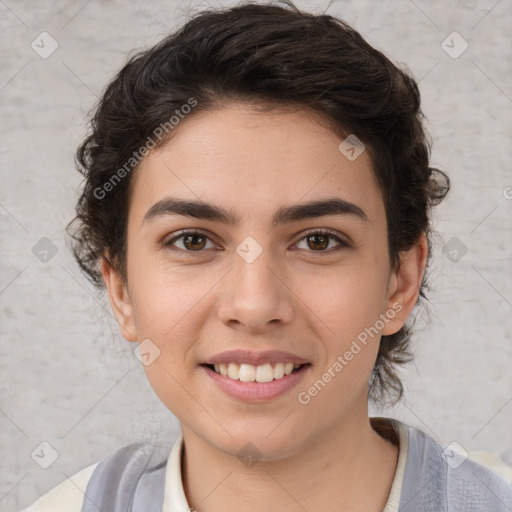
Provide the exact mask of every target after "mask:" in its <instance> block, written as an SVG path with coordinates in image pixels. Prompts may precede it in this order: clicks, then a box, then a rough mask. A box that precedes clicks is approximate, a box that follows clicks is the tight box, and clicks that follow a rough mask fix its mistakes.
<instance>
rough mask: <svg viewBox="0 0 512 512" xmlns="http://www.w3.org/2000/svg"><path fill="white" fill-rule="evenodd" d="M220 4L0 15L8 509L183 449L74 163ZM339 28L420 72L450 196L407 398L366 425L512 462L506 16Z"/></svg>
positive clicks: (471, 5) (44, 8)
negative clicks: (140, 66) (197, 20)
mask: <svg viewBox="0 0 512 512" xmlns="http://www.w3.org/2000/svg"><path fill="white" fill-rule="evenodd" d="M208 5H212V6H216V5H223V6H226V5H230V2H227V1H222V2H221V1H219V2H211V3H209V4H207V2H197V1H195V2H192V3H189V2H178V1H174V0H173V1H171V0H167V1H164V0H154V1H153V2H143V1H130V2H128V1H125V2H122V1H120V0H111V1H106V0H92V1H91V0H80V1H68V0H60V1H57V0H54V1H47V2H30V1H28V0H20V1H17V2H14V0H1V1H0V28H1V31H0V38H1V40H2V61H3V62H2V67H1V75H0V104H1V106H2V117H1V120H2V123H1V132H2V139H1V141H2V144H1V148H0V162H1V167H0V172H1V181H0V183H1V185H0V230H1V231H0V236H1V246H0V247H1V255H0V257H1V269H0V315H1V324H0V335H1V355H0V448H1V459H0V470H1V471H0V473H1V475H2V478H1V480H0V510H2V511H6V512H9V511H14V510H16V509H18V508H20V507H22V506H26V505H27V504H29V503H31V502H32V501H33V500H34V499H35V498H36V497H38V496H40V495H41V494H43V493H44V492H46V491H47V490H49V489H50V488H51V487H53V486H55V485H56V484H58V483H59V482H60V481H62V480H63V479H65V478H66V476H69V475H71V474H73V473H74V472H76V471H78V470H79V469H82V468H84V467H85V466H87V465H89V464H92V463H93V462H96V461H98V460H100V459H101V458H103V457H104V456H105V455H106V454H107V453H109V452H110V451H113V450H114V449H116V448H118V447H120V446H122V445H123V444H126V443H129V442H131V441H133V440H135V439H153V440H164V441H169V442H172V441H173V440H174V439H175V437H176V436H177V434H178V431H179V426H178V423H177V421H176V419H175V418H174V417H173V416H172V414H171V413H170V412H169V411H168V410H167V409H166V408H165V407H164V406H163V405H162V404H161V403H160V402H159V401H158V399H157V398H156V396H155V395H154V393H153V391H152V389H151V388H150V386H149V384H148V383H147V381H146V377H145V375H144V372H143V370H142V367H141V365H140V363H139V362H138V360H137V359H136V358H135V357H134V356H133V354H132V350H133V345H131V344H129V343H127V342H126V341H124V340H123V339H122V338H121V337H120V335H119V333H118V330H117V326H116V325H115V324H114V322H113V318H112V315H111V313H110V309H109V306H108V304H107V302H106V300H105V298H104V297H101V296H98V295H97V294H96V292H95V291H93V290H92V289H91V287H90V286H89V285H88V283H87V282H86V280H85V278H84V277H83V276H82V275H80V273H79V271H78V268H77V266H76V265H75V263H74V261H73V260H72V258H71V256H70V253H69V250H68V249H67V247H66V243H65V238H64V231H63V230H64V227H65V225H66V223H67V222H68V221H69V220H70V219H71V218H72V214H73V206H74V201H75V199H76V191H77V187H78V185H79V183H80V180H79V176H78V173H77V172H76V171H75V170H74V164H73V152H74V150H75V148H76V146H77V144H78V143H79V142H80V140H81V138H82V137H83V135H84V133H85V124H86V114H87V112H88V111H89V109H90V108H91V107H92V105H93V104H94V102H95V101H96V99H97V97H98V96H99V95H100V93H101V91H102V89H103V87H104V86H105V85H106V83H107V81H108V80H109V79H110V78H111V77H112V76H113V74H114V73H115V72H116V71H117V70H118V69H119V68H120V67H121V66H122V64H123V63H124V62H125V60H126V58H127V56H128V54H129V52H130V51H131V50H133V49H136V48H143V47H148V46H150V45H152V44H153V43H155V42H156V41H158V40H159V39H160V38H162V37H163V36H164V35H165V34H167V33H168V32H169V31H170V30H172V29H173V28H175V27H177V26H178V25H180V24H182V23H183V22H184V21H185V20H186V19H187V17H188V15H189V14H188V13H189V11H191V12H193V11H195V10H197V9H200V8H202V7H206V6H208ZM297 5H298V6H299V7H302V8H310V9H311V10H313V11H315V12H318V13H319V12H322V11H324V10H325V9H326V8H327V7H328V5H329V4H328V1H326V0H315V1H310V2H306V1H297ZM328 13H329V14H333V15H337V16H340V17H342V18H344V19H346V20H347V21H348V22H349V23H351V24H353V25H354V26H355V28H356V29H358V30H360V31H361V32H362V34H363V35H364V36H365V37H366V38H367V39H368V40H369V42H370V43H372V44H373V45H374V46H376V47H378V48H379V49H381V50H383V51H384V52H385V53H386V54H387V55H389V56H390V57H391V58H392V59H393V60H395V61H398V62H403V63H406V64H407V65H408V66H409V68H410V69H411V71H412V72H413V74H414V76H415V77H416V78H417V80H419V82H420V89H421V93H422V98H423V110H424V113H425V115H426V116H427V118H428V121H429V129H430V132H431V134H432V137H433V142H434V145H433V148H434V149H433V163H434V165H437V166H440V167H441V168H443V169H445V170H446V171H447V172H448V173H449V174H450V176H451V179H452V182H453V188H452V192H451V194H450V196H449V198H448V199H447V200H446V202H445V203H444V204H443V205H442V206H441V207H440V209H439V211H438V213H437V217H436V227H437V231H438V235H437V237H436V246H435V248H434V262H433V265H432V268H431V284H432V291H431V293H430V302H429V305H428V308H427V311H428V314H425V313H423V314H421V315H419V316H418V321H417V325H418V328H419V332H418V335H417V337H416V343H415V352H416V360H415V362H414V363H413V364H411V365H410V366H409V367H408V368H407V369H406V370H404V372H403V373H404V378H405V380H406V382H407V385H406V396H405V399H404V400H403V402H402V403H401V405H399V406H397V407H395V408H394V409H393V410H386V411H378V410H372V413H374V414H383V415H392V416H395V417H397V418H400V419H403V420H404V421H406V422H408V423H409V424H412V425H415V426H417V427H420V428H422V429H423V430H425V431H427V432H428V433H430V434H431V435H433V436H435V437H437V438H439V439H440V440H443V441H444V442H446V443H449V442H452V441H456V442H458V443H459V444H460V445H461V446H462V447H464V448H465V449H467V450H468V451H474V450H485V451H488V452H492V453H494V454H496V455H497V456H501V457H502V458H504V459H505V460H508V462H509V463H512V434H511V432H512V372H511V360H512V320H511V319H512V280H511V275H512V258H511V252H512V236H510V235H511V231H512V230H511V228H512V173H511V171H510V169H511V162H512V142H511V136H512V126H511V124H512V122H511V120H512V116H511V114H512V81H511V76H512V73H511V65H512V55H511V53H512V52H511V48H512V32H511V30H510V26H511V22H512V4H511V3H510V1H507V0H502V1H499V0H498V1H496V0H489V1H484V0H482V1H479V2H474V1H466V2H463V1H451V2H445V1H440V0H438V1H434V2H431V1H429V2H427V1H421V0H415V1H412V0H410V1H409V0H399V1H397V0H394V1H390V0H388V1H381V2H368V1H361V0H359V1H355V0H354V1H348V0H342V1H333V2H331V5H330V6H329V9H328ZM45 32H46V33H47V34H44V33H45ZM42 33H43V34H42ZM55 45H58V46H57V47H56V49H55ZM53 50H55V51H53ZM52 51H53V53H52ZM428 320H429V321H430V323H429V324H427V321H428ZM43 442H46V443H49V444H50V445H51V447H49V446H48V445H42V446H41V443H43ZM43 453H44V456H43V455H41V454H43ZM37 454H40V456H39V457H38V456H37ZM52 455H54V456H56V457H57V459H56V460H55V461H54V462H53V463H52V461H53V459H52ZM53 458H55V457H53ZM50 463H51V465H50V466H49V467H48V468H47V469H44V468H43V467H41V466H47V465H49V464H50Z"/></svg>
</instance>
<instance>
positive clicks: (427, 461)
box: [82, 426, 512, 512]
mask: <svg viewBox="0 0 512 512" xmlns="http://www.w3.org/2000/svg"><path fill="white" fill-rule="evenodd" d="M408 436H409V447H408V451H407V459H406V465H405V472H404V478H403V482H402V492H401V495H400V505H399V511H400V512H511V511H512V485H511V484H508V483H507V482H505V481H504V480H502V479H501V478H500V477H499V476H497V475H495V474H494V473H492V472H491V471H489V470H488V469H486V468H484V467H483V466H481V465H480V464H477V463H476V462H474V461H472V460H470V459H465V460H464V458H462V456H461V455H459V454H457V453H454V452H446V453H443V448H442V447H441V445H440V444H439V443H437V442H436V441H435V440H434V439H433V438H431V437H430V436H428V435H427V434H425V433H424V432H422V431H421V430H418V429H416V428H414V427H410V426H409V427H408ZM169 453H170V448H169V447H168V446H167V447H166V446H158V445H153V444H150V443H132V444H129V445H126V446H124V447H122V448H120V449H119V450H117V451H115V452H114V453H113V454H111V455H110V456H108V457H107V458H105V459H103V460H102V461H101V462H100V463H99V464H98V466H97V467H96V468H95V470H94V472H93V474H92V477H91V479H90V480H89V483H88V485H87V489H86V498H85V500H84V505H83V507H82V512H98V510H103V511H108V512H162V507H163V502H164V490H165V470H166V464H167V459H168V456H169ZM173 512H188V511H186V510H179V511H173Z"/></svg>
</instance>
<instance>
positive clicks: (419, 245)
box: [382, 233, 428, 336]
mask: <svg viewBox="0 0 512 512" xmlns="http://www.w3.org/2000/svg"><path fill="white" fill-rule="evenodd" d="M427 257H428V243H427V237H426V235H425V234H424V233H423V234H422V235H421V236H420V237H419V239H418V241H417V242H416V244H415V245H414V246H413V247H411V249H409V250H408V251H404V252H403V253H401V254H400V265H399V267H398V268H397V269H396V270H395V271H394V272H393V275H392V276H391V278H390V286H389V294H390V295H389V297H388V302H387V311H394V314H393V317H392V318H391V315H387V316H388V318H389V322H387V323H386V326H385V327H384V329H383V330H382V334H383V335H386V336H389V335H391V334H395V333H396V332H398V331H399V330H400V329H401V328H402V327H403V325H404V324H405V321H406V320H407V318H408V316H409V314H410V313H411V311H412V310H413V308H414V306H415V304H416V302H417V300H418V295H419V293H420V288H421V283H422V281H423V275H424V273H425V268H426V266H427Z"/></svg>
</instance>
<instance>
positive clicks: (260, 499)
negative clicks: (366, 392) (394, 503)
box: [182, 411, 398, 512]
mask: <svg viewBox="0 0 512 512" xmlns="http://www.w3.org/2000/svg"><path fill="white" fill-rule="evenodd" d="M183 438H184V444H185V451H184V457H183V467H182V476H183V486H184V491H185V495H186V496H187V500H188V502H189V506H190V507H192V508H194V509H196V510H197V511H198V512H220V511H222V512H234V511H235V510H236V511H239V510H244V512H253V511H254V512H256V511H258V512H259V511H261V510H265V511H267V512H278V511H279V512H281V511H282V510H290V511H297V512H299V511H301V512H303V511H304V510H307V511H313V510H322V511H323V512H331V511H332V512H334V511H337V512H339V511H340V510H350V511H359V510H361V511H365V512H371V511H382V510H383V508H384V507H385V505H386V502H387V499H388V496H389V493H390V490H391V486H392V483H393V479H394V475H395V472H396V467H397V461H398V447H397V446H394V445H393V444H391V443H390V442H389V441H386V440H385V439H383V438H382V437H381V436H380V435H379V434H377V433H376V432H375V431H374V430H373V429H372V427H371V425H370V422H369V418H368V414H367V411H365V412H364V414H360V415H359V417H356V418H353V419H351V420H350V421H348V420H347V421H345V422H343V423H342V424H340V425H338V426H337V428H336V429H332V430H331V431H329V432H325V433H324V434H323V435H320V436H319V435H316V437H315V440H314V441H311V442H307V443H304V445H303V446H301V448H300V449H298V450H297V451H296V452H294V453H293V455H291V456H289V457H287V458H286V459H280V460H273V461H258V462H257V463H256V464H255V465H253V466H251V467H244V466H243V464H241V462H240V460H239V459H238V458H237V457H236V456H233V455H230V454H226V453H225V452H223V451H220V450H217V449H216V448H215V447H213V446H212V445H210V444H208V443H206V442H205V441H204V440H202V439H201V438H199V437H197V436H196V435H195V434H194V433H193V432H191V431H190V430H188V429H186V428H183Z"/></svg>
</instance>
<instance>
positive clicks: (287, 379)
mask: <svg viewBox="0 0 512 512" xmlns="http://www.w3.org/2000/svg"><path fill="white" fill-rule="evenodd" d="M309 366H310V365H309V364H305V365H302V366H301V367H300V368H299V369H297V370H296V371H294V372H292V373H290V374H289V375H285V376H284V377H282V378H281V379H275V380H272V381H270V382H242V381H240V380H233V379H230V378H229V377H224V375H221V374H220V373H217V372H215V371H214V370H211V369H210V368H208V367H207V366H201V368H202V369H203V371H205V372H206V374H207V375H208V377H210V379H212V380H213V381H214V382H215V384H217V386H219V388H220V389H221V390H222V391H224V392H225V393H226V394H228V395H229V396H231V397H233V398H238V399H239V400H243V401H245V402H265V401H267V400H272V399H273V398H277V397H278V396H281V395H284V394H285V393H286V392H287V391H289V390H290V389H292V388H293V387H294V386H296V385H297V384H298V383H299V381H300V380H301V379H302V378H303V377H304V375H305V373H306V372H307V371H308V369H309Z"/></svg>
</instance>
